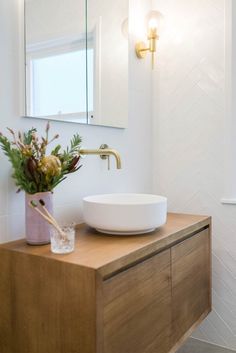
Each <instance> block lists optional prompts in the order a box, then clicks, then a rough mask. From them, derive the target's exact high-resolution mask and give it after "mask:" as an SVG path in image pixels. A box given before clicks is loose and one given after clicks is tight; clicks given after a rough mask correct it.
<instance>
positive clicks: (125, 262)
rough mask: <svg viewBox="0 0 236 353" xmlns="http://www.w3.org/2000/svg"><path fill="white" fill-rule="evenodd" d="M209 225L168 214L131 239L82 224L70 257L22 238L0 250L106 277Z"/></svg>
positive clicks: (199, 218) (202, 220)
mask: <svg viewBox="0 0 236 353" xmlns="http://www.w3.org/2000/svg"><path fill="white" fill-rule="evenodd" d="M209 224H210V218H209V217H206V216H195V215H183V214H175V213H170V214H168V219H167V223H166V224H165V225H164V226H163V227H161V228H160V229H157V230H156V231H154V232H152V233H150V234H146V235H139V236H137V235H136V236H131V237H127V236H107V235H103V234H99V233H98V232H96V231H95V230H93V229H91V228H89V227H88V226H86V225H85V224H81V225H79V226H78V228H77V236H76V246H75V251H74V252H73V253H72V254H69V255H60V256H58V255H55V254H52V253H51V252H50V245H46V246H36V247H32V246H28V245H27V244H26V243H25V240H24V239H22V240H19V241H16V242H11V243H7V244H3V245H1V246H0V248H1V247H4V248H6V249H9V250H11V251H17V252H23V253H25V254H31V255H35V256H41V257H44V258H50V259H54V260H57V261H61V262H66V263H71V264H75V265H79V266H83V267H88V268H93V269H94V270H96V271H98V272H99V273H100V274H101V276H102V277H103V278H107V277H109V276H112V275H113V274H114V273H116V272H117V271H120V270H121V269H122V268H124V267H126V266H130V265H131V264H132V263H135V262H138V261H140V260H141V261H142V260H143V259H145V258H146V257H150V255H153V254H155V253H157V252H160V251H162V250H164V249H166V248H169V247H170V246H172V245H174V244H175V243H177V242H180V241H182V240H183V239H185V238H186V237H189V236H190V235H191V234H192V233H194V232H196V231H199V229H201V228H204V227H208V226H209Z"/></svg>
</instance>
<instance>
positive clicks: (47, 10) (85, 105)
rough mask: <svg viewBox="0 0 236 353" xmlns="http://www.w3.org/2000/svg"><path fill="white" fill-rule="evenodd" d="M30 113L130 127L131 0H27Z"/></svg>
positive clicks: (32, 114)
mask: <svg viewBox="0 0 236 353" xmlns="http://www.w3.org/2000/svg"><path fill="white" fill-rule="evenodd" d="M25 50H26V53H25V58H26V65H25V67H26V73H25V74H26V75H25V77H26V116H29V117H36V118H41V119H50V120H61V121H66V122H76V123H82V124H94V125H105V126H113V127H126V125H127V120H128V0H119V2H113V1H109V0H88V1H85V0H66V1H65V0H25Z"/></svg>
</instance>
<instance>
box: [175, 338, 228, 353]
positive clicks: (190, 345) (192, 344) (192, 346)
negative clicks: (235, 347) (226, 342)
mask: <svg viewBox="0 0 236 353" xmlns="http://www.w3.org/2000/svg"><path fill="white" fill-rule="evenodd" d="M177 353H235V351H231V350H229V349H224V348H221V347H218V346H214V345H212V344H208V343H205V342H201V341H198V340H195V339H192V338H190V339H189V340H188V341H187V342H186V343H185V345H184V346H183V347H182V348H181V349H180V350H178V352H177Z"/></svg>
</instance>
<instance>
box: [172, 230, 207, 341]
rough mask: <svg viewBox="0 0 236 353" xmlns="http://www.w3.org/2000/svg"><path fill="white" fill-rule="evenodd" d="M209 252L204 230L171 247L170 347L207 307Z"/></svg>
mask: <svg viewBox="0 0 236 353" xmlns="http://www.w3.org/2000/svg"><path fill="white" fill-rule="evenodd" d="M209 253H210V234H209V230H208V229H207V230H204V231H202V232H200V233H198V234H196V235H195V236H193V237H191V238H189V239H187V240H184V241H183V242H181V243H180V244H177V245H175V246H173V247H172V248H171V262H172V266H171V267H172V273H171V277H172V346H173V345H175V344H176V343H177V342H178V341H179V340H180V339H181V337H182V336H183V335H184V334H185V333H186V332H187V331H188V330H189V329H190V328H191V327H192V326H193V325H194V323H196V322H197V321H198V320H199V318H200V317H201V316H202V315H203V314H204V313H205V312H207V311H208V312H210V310H211V302H210V300H209V297H210V293H211V282H210V279H211V273H210V272H211V269H210V266H209Z"/></svg>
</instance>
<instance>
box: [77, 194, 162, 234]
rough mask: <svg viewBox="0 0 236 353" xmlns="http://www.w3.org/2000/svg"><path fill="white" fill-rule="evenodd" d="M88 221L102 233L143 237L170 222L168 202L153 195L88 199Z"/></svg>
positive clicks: (85, 201)
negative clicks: (140, 235)
mask: <svg viewBox="0 0 236 353" xmlns="http://www.w3.org/2000/svg"><path fill="white" fill-rule="evenodd" d="M83 207H84V220H85V222H86V223H87V224H88V225H89V226H91V227H93V228H95V229H96V230H98V231H99V232H102V233H107V234H123V235H132V234H143V233H149V232H152V231H153V230H154V229H156V228H158V227H161V226H162V225H164V224H165V223H166V217H167V199H166V198H165V197H163V196H158V195H149V194H107V195H94V196H88V197H85V198H84V200H83Z"/></svg>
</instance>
